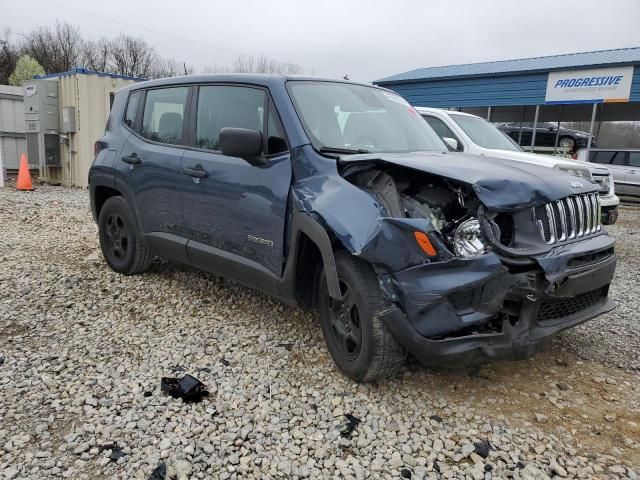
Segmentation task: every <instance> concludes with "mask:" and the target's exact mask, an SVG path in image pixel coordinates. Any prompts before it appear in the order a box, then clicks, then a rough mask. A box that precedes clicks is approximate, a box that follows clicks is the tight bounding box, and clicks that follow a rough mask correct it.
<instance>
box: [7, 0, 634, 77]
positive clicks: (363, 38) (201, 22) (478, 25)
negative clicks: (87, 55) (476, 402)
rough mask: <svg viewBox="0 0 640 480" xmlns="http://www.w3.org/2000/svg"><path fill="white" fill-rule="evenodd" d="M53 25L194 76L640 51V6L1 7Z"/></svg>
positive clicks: (18, 25) (470, 1) (62, 2)
mask: <svg viewBox="0 0 640 480" xmlns="http://www.w3.org/2000/svg"><path fill="white" fill-rule="evenodd" d="M56 20H60V21H66V22H69V23H72V24H74V25H77V26H79V27H80V31H81V33H82V35H83V36H84V37H86V38H94V39H95V38H99V37H101V36H106V37H114V36H117V35H118V34H119V33H121V32H122V33H127V34H130V35H134V36H141V37H143V38H144V39H145V40H147V41H148V42H149V43H151V44H153V45H154V46H155V47H156V48H157V50H158V52H159V53H160V54H161V55H163V56H166V57H173V58H175V59H176V60H179V61H186V62H187V63H188V64H190V65H193V66H194V67H195V69H196V71H199V70H202V69H203V68H204V67H205V66H207V65H214V64H216V65H227V64H229V63H231V61H232V60H233V59H234V58H235V57H237V56H238V55H239V54H245V55H252V54H253V55H259V54H262V53H264V54H266V55H267V56H269V57H273V58H275V59H277V60H279V61H283V62H292V63H297V64H300V65H301V66H303V68H304V69H305V73H307V74H309V73H313V74H314V75H316V76H323V77H331V78H336V77H342V76H343V75H344V74H345V73H348V74H349V76H350V78H351V79H352V80H359V81H372V80H376V79H378V78H382V77H386V76H388V75H392V74H396V73H400V72H404V71H407V70H412V69H414V68H420V67H427V66H436V65H452V64H459V63H470V62H482V61H491V60H505V59H512V58H521V57H532V56H544V55H552V54H557V53H571V52H581V51H588V50H603V49H609V48H621V47H637V46H640V28H639V25H640V1H639V0H597V1H594V0H578V1H567V0H565V1H557V0H533V1H531V0H529V1H523V0H475V1H474V0H438V1H433V0H396V1H395V2H393V1H389V0H386V1H382V0H341V1H340V0H315V1H310V0H272V1H260V0H232V1H220V0H210V1H206V0H180V1H175V0H172V1H169V0H155V1H153V0H109V1H96V0H84V1H83V0H30V1H18V0H0V28H2V29H3V30H4V29H6V28H10V29H11V31H12V32H13V33H14V34H20V33H21V32H26V31H28V30H30V29H32V28H34V27H36V26H39V25H52V24H54V23H55V21H56Z"/></svg>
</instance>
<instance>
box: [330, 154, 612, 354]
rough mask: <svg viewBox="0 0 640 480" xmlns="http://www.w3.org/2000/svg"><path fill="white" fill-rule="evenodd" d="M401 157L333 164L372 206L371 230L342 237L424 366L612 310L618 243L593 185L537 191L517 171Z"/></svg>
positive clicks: (504, 347)
mask: <svg viewBox="0 0 640 480" xmlns="http://www.w3.org/2000/svg"><path fill="white" fill-rule="evenodd" d="M406 163H407V162H395V161H385V160H384V159H373V158H369V159H368V158H362V159H359V161H349V162H343V163H342V164H340V166H339V171H340V174H341V176H342V177H343V178H344V179H345V180H347V181H348V182H350V183H351V184H353V185H355V186H356V187H358V188H359V189H360V190H361V191H363V192H364V193H366V194H367V195H369V196H370V197H371V198H372V199H373V201H374V204H375V206H376V207H377V209H378V216H377V219H376V221H375V225H374V226H373V227H371V228H370V229H369V230H368V231H367V233H366V235H360V236H354V235H346V236H343V237H342V238H341V240H342V241H343V243H344V244H345V245H346V247H347V248H348V249H349V250H351V251H352V253H354V254H356V255H359V256H361V257H362V258H363V259H365V260H367V261H368V262H369V263H371V264H372V265H373V267H374V269H375V270H376V274H377V276H378V281H379V284H380V288H381V291H382V293H383V295H384V296H385V297H386V300H387V301H388V303H389V305H390V307H389V308H388V309H387V310H385V312H383V313H382V315H381V316H382V318H383V320H384V322H385V324H386V326H387V328H388V329H389V330H390V331H391V332H392V334H393V335H394V336H395V338H396V339H397V340H398V341H399V342H400V343H401V344H403V345H404V346H405V348H407V350H409V351H410V352H411V353H412V355H414V356H415V357H416V358H417V359H418V360H420V361H421V362H422V363H425V364H429V365H434V364H446V365H450V364H452V362H454V363H455V362H459V363H475V362H478V361H482V360H486V359H489V358H511V359H516V358H524V357H527V356H530V355H532V354H533V353H535V351H537V350H538V348H539V347H540V346H541V345H542V344H543V343H544V340H545V339H547V338H549V337H550V336H552V335H554V334H556V333H558V332H560V331H562V330H564V329H567V328H570V327H572V326H574V325H577V324H579V323H582V322H584V321H586V320H589V319H591V318H593V317H595V316H597V315H599V314H601V313H604V312H607V311H609V310H611V309H613V308H614V304H613V302H612V301H611V300H610V299H609V298H608V289H609V284H610V282H611V279H612V277H613V273H614V270H615V264H616V257H615V254H614V251H613V245H614V240H613V239H612V238H611V237H609V236H608V235H607V234H606V233H605V232H604V230H603V228H602V227H601V225H600V215H599V201H598V197H597V192H596V191H597V187H596V186H593V187H591V186H590V185H586V186H584V185H583V188H582V189H581V191H580V193H576V194H571V193H570V192H567V190H568V188H565V189H564V190H563V189H562V188H561V187H559V186H558V181H557V179H556V178H553V179H547V180H546V184H547V186H548V185H550V187H549V188H547V189H545V188H543V187H544V186H540V185H538V190H537V191H534V190H533V189H534V186H532V187H525V183H523V182H524V179H523V180H522V181H520V180H519V179H518V178H517V175H516V179H515V180H500V181H498V182H495V181H494V182H492V181H491V180H487V179H478V181H476V182H475V183H467V182H465V181H462V180H461V179H460V178H456V177H455V176H453V177H454V178H451V177H450V176H443V175H439V174H433V173H432V172H431V171H426V170H427V169H426V168H421V169H416V168H411V166H407V165H406ZM449 168H450V169H455V166H454V165H450V166H449ZM554 175H560V177H561V179H562V180H563V181H564V178H565V177H564V176H563V175H561V174H557V173H556V172H554ZM500 190H502V191H503V192H504V195H502V197H503V199H504V201H502V202H501V200H500V198H501V196H500V194H499V191H500ZM425 238H426V240H425Z"/></svg>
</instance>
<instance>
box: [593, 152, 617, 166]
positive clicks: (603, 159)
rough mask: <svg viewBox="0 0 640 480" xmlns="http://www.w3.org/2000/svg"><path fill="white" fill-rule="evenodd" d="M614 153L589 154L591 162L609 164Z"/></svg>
mask: <svg viewBox="0 0 640 480" xmlns="http://www.w3.org/2000/svg"><path fill="white" fill-rule="evenodd" d="M615 156H616V152H591V161H592V162H594V163H605V164H609V163H611V160H613V157H615Z"/></svg>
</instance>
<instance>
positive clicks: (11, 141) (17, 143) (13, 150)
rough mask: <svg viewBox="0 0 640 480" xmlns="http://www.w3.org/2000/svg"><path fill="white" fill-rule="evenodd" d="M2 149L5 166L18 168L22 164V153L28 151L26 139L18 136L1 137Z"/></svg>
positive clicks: (0, 146) (10, 168) (0, 144)
mask: <svg viewBox="0 0 640 480" xmlns="http://www.w3.org/2000/svg"><path fill="white" fill-rule="evenodd" d="M0 149H1V150H2V165H3V166H4V168H7V169H9V170H13V169H16V170H17V169H18V167H19V166H20V154H21V153H26V151H27V145H26V140H25V139H24V138H16V137H0Z"/></svg>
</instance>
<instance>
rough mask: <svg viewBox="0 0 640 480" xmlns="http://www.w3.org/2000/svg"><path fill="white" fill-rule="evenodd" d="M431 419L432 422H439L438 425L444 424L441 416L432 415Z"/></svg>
mask: <svg viewBox="0 0 640 480" xmlns="http://www.w3.org/2000/svg"><path fill="white" fill-rule="evenodd" d="M429 418H430V419H431V420H434V421H436V422H438V423H440V422H442V417H441V416H440V415H431V416H430V417H429Z"/></svg>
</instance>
